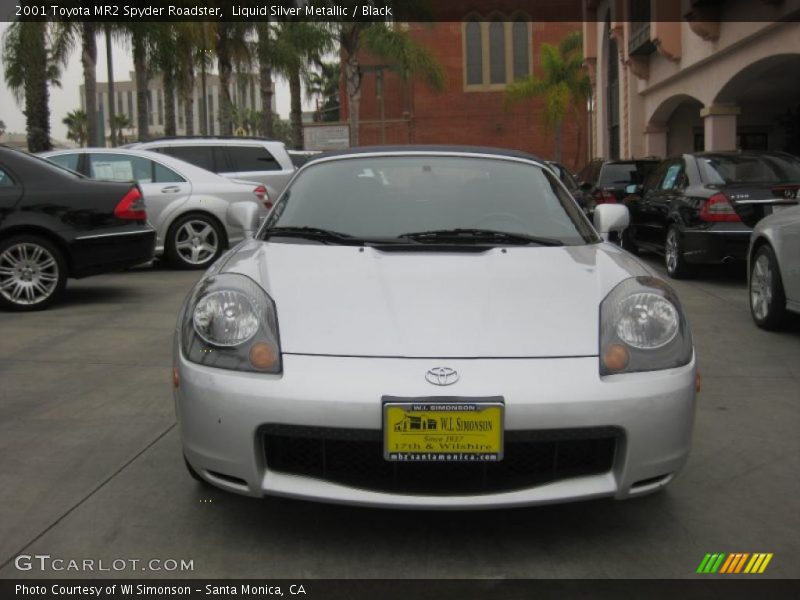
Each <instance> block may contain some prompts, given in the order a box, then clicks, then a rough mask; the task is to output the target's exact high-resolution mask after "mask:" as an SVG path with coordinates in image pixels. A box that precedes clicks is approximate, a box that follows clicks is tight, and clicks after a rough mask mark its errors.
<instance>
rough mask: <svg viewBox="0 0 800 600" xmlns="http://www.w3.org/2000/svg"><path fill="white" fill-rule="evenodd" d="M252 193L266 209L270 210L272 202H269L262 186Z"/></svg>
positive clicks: (265, 189)
mask: <svg viewBox="0 0 800 600" xmlns="http://www.w3.org/2000/svg"><path fill="white" fill-rule="evenodd" d="M253 193H254V194H255V195H256V198H258V199H259V200H260V201H261V202H262V203H263V204H264V206H265V207H266V208H267V209H270V208H272V202H270V199H269V196H268V195H267V188H265V187H264V186H263V185H260V186H258V187H257V188H255V189H254V190H253Z"/></svg>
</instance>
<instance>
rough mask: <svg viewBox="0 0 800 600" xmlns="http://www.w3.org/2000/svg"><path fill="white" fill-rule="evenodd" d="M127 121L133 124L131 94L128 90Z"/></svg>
mask: <svg viewBox="0 0 800 600" xmlns="http://www.w3.org/2000/svg"><path fill="white" fill-rule="evenodd" d="M128 119H130V120H131V122H133V92H132V91H131V90H128Z"/></svg>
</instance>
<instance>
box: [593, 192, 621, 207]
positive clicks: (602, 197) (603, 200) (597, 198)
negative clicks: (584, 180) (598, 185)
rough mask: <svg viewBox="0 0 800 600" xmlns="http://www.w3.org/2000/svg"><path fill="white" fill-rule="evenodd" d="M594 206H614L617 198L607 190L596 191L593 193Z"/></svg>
mask: <svg viewBox="0 0 800 600" xmlns="http://www.w3.org/2000/svg"><path fill="white" fill-rule="evenodd" d="M594 202H595V204H615V203H616V202H617V197H616V196H615V195H614V192H611V191H609V190H597V191H596V192H595V193H594Z"/></svg>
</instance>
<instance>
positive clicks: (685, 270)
mask: <svg viewBox="0 0 800 600" xmlns="http://www.w3.org/2000/svg"><path fill="white" fill-rule="evenodd" d="M664 266H665V267H666V268H667V275H669V276H670V277H672V278H673V279H687V278H689V277H691V276H692V275H693V274H694V269H693V268H692V265H690V264H688V263H687V262H686V257H685V256H684V255H683V242H682V241H681V232H680V230H679V229H678V228H677V226H675V225H671V226H670V228H669V229H668V230H667V237H666V239H665V241H664Z"/></svg>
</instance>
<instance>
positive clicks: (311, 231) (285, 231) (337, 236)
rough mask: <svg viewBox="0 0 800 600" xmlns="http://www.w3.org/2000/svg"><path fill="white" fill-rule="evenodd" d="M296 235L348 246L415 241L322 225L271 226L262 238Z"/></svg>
mask: <svg viewBox="0 0 800 600" xmlns="http://www.w3.org/2000/svg"><path fill="white" fill-rule="evenodd" d="M273 236H274V237H296V238H304V239H309V240H319V241H321V242H323V243H326V244H329V243H335V244H341V245H346V246H383V245H398V244H410V243H413V242H411V241H410V240H400V239H396V238H364V237H357V236H354V235H351V234H349V233H342V232H339V231H331V230H330V229H322V228H321V227H271V228H269V229H267V230H266V231H264V233H263V235H262V239H267V238H269V237H273Z"/></svg>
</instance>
